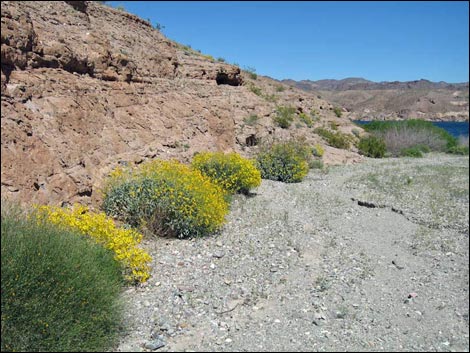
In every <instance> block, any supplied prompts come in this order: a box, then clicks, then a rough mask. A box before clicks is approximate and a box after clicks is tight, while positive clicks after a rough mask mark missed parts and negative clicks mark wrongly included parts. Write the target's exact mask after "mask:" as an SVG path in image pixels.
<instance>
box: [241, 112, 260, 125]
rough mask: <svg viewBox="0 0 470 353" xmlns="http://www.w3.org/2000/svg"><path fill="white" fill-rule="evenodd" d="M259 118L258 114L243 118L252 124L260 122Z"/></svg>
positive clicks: (246, 122)
mask: <svg viewBox="0 0 470 353" xmlns="http://www.w3.org/2000/svg"><path fill="white" fill-rule="evenodd" d="M258 120H259V118H258V115H256V114H252V115H250V116H249V117H246V118H244V119H243V121H244V122H245V124H247V125H250V126H252V125H255V124H256V123H257V122H258Z"/></svg>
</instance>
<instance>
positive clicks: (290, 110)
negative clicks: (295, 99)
mask: <svg viewBox="0 0 470 353" xmlns="http://www.w3.org/2000/svg"><path fill="white" fill-rule="evenodd" d="M294 116H295V108H294V107H285V106H280V107H277V108H276V116H275V117H274V119H273V120H274V123H275V124H276V125H278V126H279V127H281V128H283V129H287V128H288V127H289V126H291V124H292V122H293V121H294Z"/></svg>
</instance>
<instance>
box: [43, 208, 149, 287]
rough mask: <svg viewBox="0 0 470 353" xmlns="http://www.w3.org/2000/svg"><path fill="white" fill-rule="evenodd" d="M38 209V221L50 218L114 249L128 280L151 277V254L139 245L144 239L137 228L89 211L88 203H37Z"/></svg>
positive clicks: (142, 280)
mask: <svg viewBox="0 0 470 353" xmlns="http://www.w3.org/2000/svg"><path fill="white" fill-rule="evenodd" d="M37 210H38V212H37V217H38V220H39V221H42V220H45V221H49V222H51V223H53V224H56V225H58V226H62V227H66V228H69V229H71V230H74V231H78V232H79V233H81V234H83V235H85V236H89V237H91V238H92V239H94V240H95V241H96V242H97V243H99V244H102V245H104V246H105V247H106V248H108V249H110V250H112V251H113V252H114V254H115V255H114V258H115V259H116V260H117V261H119V262H120V263H122V264H123V265H124V268H125V278H126V279H127V280H129V281H138V282H145V281H147V279H148V278H149V277H150V274H149V272H150V268H149V263H150V261H151V260H152V258H151V257H150V255H149V254H147V253H146V252H145V251H144V250H142V249H139V248H138V247H137V246H138V245H139V243H140V242H141V240H142V234H140V233H139V232H137V231H136V230H133V229H124V228H119V227H116V225H115V224H114V222H113V220H112V219H110V218H108V217H107V216H106V215H105V214H104V213H103V212H100V213H95V212H90V211H89V210H88V207H86V206H81V205H74V206H73V207H72V208H61V207H54V206H38V207H37Z"/></svg>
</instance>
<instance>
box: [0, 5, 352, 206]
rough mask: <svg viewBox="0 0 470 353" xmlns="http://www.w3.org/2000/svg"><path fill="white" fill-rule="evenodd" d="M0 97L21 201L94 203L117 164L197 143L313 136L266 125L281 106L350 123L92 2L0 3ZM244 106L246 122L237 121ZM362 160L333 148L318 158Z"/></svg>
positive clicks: (6, 154)
mask: <svg viewBox="0 0 470 353" xmlns="http://www.w3.org/2000/svg"><path fill="white" fill-rule="evenodd" d="M279 86H282V87H283V89H282V92H281V90H280V89H279ZM253 87H255V88H258V89H259V91H257V90H255V89H253ZM255 92H256V93H255ZM1 95H2V98H1V129H2V130H1V173H2V174H1V191H2V197H9V198H13V199H16V200H19V201H22V202H28V203H31V202H34V203H48V204H59V205H60V204H61V203H64V202H68V203H73V202H81V203H84V204H91V205H97V204H99V202H100V200H101V194H100V187H101V185H102V181H103V179H104V178H105V177H106V175H107V174H108V173H109V171H110V170H112V169H113V168H114V167H116V166H117V165H120V164H133V163H141V162H143V161H145V160H148V159H152V158H164V159H168V158H178V159H180V160H183V161H188V160H189V159H190V158H191V157H192V156H193V154H194V153H195V152H198V151H203V150H222V151H237V152H240V153H242V154H244V155H246V156H251V155H253V153H255V152H256V150H257V148H258V143H259V142H260V141H267V140H272V139H286V138H289V137H292V136H304V137H305V138H306V139H307V140H308V141H310V142H316V143H322V140H321V138H320V137H318V136H317V135H315V134H314V133H313V129H312V128H307V127H306V126H304V125H302V124H300V123H299V122H298V123H297V126H296V124H293V126H292V127H291V128H289V129H281V128H279V127H277V126H275V124H274V123H273V120H272V118H273V116H274V114H275V110H276V107H277V106H279V105H292V106H295V107H296V108H297V109H298V111H304V112H309V111H311V110H312V109H314V110H316V111H317V112H318V116H319V121H317V122H316V126H320V125H323V124H328V123H329V122H330V121H336V123H337V124H339V127H340V129H343V130H345V131H346V130H349V131H350V130H351V127H352V125H351V122H350V121H349V120H347V119H344V118H343V119H338V118H336V117H335V115H334V113H333V111H332V108H333V106H332V105H331V104H330V103H328V102H326V101H324V100H322V99H318V98H317V97H316V96H313V95H312V94H309V93H306V92H303V91H300V90H297V89H295V88H290V87H288V86H287V85H282V84H281V83H280V82H278V81H275V80H272V79H270V78H267V77H261V76H258V78H257V79H256V80H254V79H253V78H251V77H250V75H248V74H247V73H246V72H244V71H242V70H240V68H239V67H237V66H234V65H229V64H226V63H222V62H218V61H215V60H211V59H210V58H208V57H207V56H205V55H202V54H200V53H197V52H195V51H192V50H187V49H185V48H184V47H183V46H181V45H179V44H178V43H175V42H173V41H171V40H169V39H167V38H166V37H165V36H163V35H162V34H161V33H160V32H159V31H158V30H157V29H154V28H152V26H151V24H150V23H149V22H147V21H145V20H142V19H140V18H138V17H136V16H134V15H131V14H129V13H126V12H125V11H121V10H117V9H113V8H111V7H109V6H106V5H102V4H100V3H98V2H91V1H90V2H83V1H65V2H60V1H59V2H52V1H50V2H46V1H44V2H35V1H21V2H20V1H2V3H1ZM250 115H257V116H258V118H259V119H258V120H257V122H256V123H255V124H247V123H245V121H246V120H245V119H246V118H247V117H249V116H250ZM330 152H331V153H330ZM360 159H361V157H360V156H359V155H358V154H357V153H355V152H354V151H344V150H336V149H333V148H327V151H326V155H325V161H326V162H327V163H349V162H354V161H358V160H360Z"/></svg>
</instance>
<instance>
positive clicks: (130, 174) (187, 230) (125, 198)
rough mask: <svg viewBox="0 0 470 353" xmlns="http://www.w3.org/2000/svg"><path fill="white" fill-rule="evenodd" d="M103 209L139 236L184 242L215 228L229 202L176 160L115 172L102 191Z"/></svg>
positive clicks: (217, 190)
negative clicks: (140, 233) (140, 232)
mask: <svg viewBox="0 0 470 353" xmlns="http://www.w3.org/2000/svg"><path fill="white" fill-rule="evenodd" d="M103 209H104V211H105V212H106V214H108V215H110V216H113V217H117V218H119V219H120V220H122V221H124V222H126V223H128V224H130V225H132V226H140V227H141V228H142V230H143V231H145V230H147V231H149V232H150V233H152V234H159V235H162V236H176V237H178V238H186V237H191V236H203V235H207V234H210V233H213V232H215V231H217V230H218V229H220V228H221V226H222V225H223V223H224V221H225V215H226V214H227V213H228V197H227V194H226V192H225V191H224V190H223V189H222V188H221V187H220V186H218V185H216V184H214V183H213V182H212V181H211V180H210V179H209V178H208V177H205V176H203V175H202V174H201V172H199V171H197V170H192V169H191V168H189V167H188V166H186V165H184V164H181V163H179V162H177V161H160V160H154V161H151V162H147V163H143V164H140V165H139V166H138V167H136V168H134V169H122V168H118V169H117V170H115V171H114V172H113V173H112V174H111V177H110V179H109V180H108V183H107V185H106V187H105V189H104V202H103Z"/></svg>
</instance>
